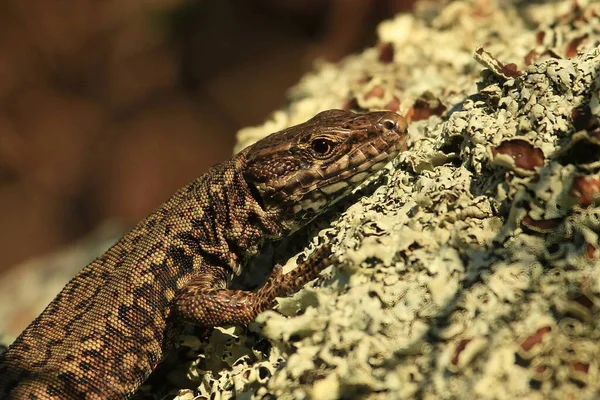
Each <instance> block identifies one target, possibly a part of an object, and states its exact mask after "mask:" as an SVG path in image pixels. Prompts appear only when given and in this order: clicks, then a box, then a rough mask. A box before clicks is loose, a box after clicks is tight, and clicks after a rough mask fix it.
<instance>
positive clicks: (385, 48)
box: [377, 42, 394, 64]
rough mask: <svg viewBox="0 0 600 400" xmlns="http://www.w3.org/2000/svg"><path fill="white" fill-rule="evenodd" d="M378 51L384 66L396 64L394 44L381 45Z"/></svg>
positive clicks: (378, 46)
mask: <svg viewBox="0 0 600 400" xmlns="http://www.w3.org/2000/svg"><path fill="white" fill-rule="evenodd" d="M377 50H378V51H379V61H380V62H381V63H382V64H391V63H392V62H394V45H393V44H392V43H390V42H385V43H383V42H382V43H379V44H378V45H377Z"/></svg>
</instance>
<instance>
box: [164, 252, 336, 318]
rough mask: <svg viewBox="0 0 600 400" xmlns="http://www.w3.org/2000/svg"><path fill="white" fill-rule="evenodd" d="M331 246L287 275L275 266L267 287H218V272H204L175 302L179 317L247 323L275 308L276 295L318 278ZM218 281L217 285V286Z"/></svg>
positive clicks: (221, 280)
mask: <svg viewBox="0 0 600 400" xmlns="http://www.w3.org/2000/svg"><path fill="white" fill-rule="evenodd" d="M330 255H331V247H330V246H329V245H325V246H323V247H321V248H319V249H318V250H317V251H316V252H315V253H313V254H312V255H311V256H310V257H309V258H308V259H307V260H306V261H304V262H303V263H301V264H300V265H298V266H297V267H296V268H294V269H293V270H292V271H290V272H288V273H287V274H283V272H282V268H281V267H280V266H275V267H274V268H273V271H272V272H271V275H270V276H269V278H268V279H267V281H266V282H265V284H264V285H263V286H261V287H260V288H258V289H256V290H254V291H246V290H230V289H215V287H219V286H221V287H223V286H224V284H225V279H224V278H220V279H219V281H220V284H216V283H217V282H215V275H214V274H213V273H211V272H202V273H200V274H198V275H196V276H195V277H194V278H192V279H191V280H190V282H188V284H187V286H186V287H185V288H184V289H183V290H182V291H181V293H180V294H179V296H178V297H177V300H176V303H175V312H176V315H177V316H178V318H179V319H181V320H183V321H185V322H188V323H192V324H194V325H198V326H202V327H214V326H220V325H247V324H249V323H250V322H252V321H253V320H254V319H255V318H256V316H257V315H258V314H260V313H261V312H263V311H265V310H268V309H270V308H272V307H273V306H274V305H275V298H277V297H282V296H289V295H290V294H292V293H295V292H297V291H298V290H300V289H301V288H302V287H303V286H304V285H305V284H306V283H307V282H309V281H311V280H313V279H315V278H316V277H317V276H318V275H319V272H321V271H322V270H323V269H325V268H326V267H327V266H329V265H330V264H331V262H332V259H331V257H330ZM215 284H216V285H215Z"/></svg>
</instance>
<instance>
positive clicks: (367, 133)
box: [0, 110, 407, 400]
mask: <svg viewBox="0 0 600 400" xmlns="http://www.w3.org/2000/svg"><path fill="white" fill-rule="evenodd" d="M406 127H407V124H406V121H405V120H404V119H403V118H402V117H401V116H399V115H397V114H395V113H391V112H371V113H366V114H354V113H352V112H348V111H342V110H329V111H324V112H322V113H319V114H317V115H316V116H315V117H313V118H312V119H310V120H309V121H307V122H305V123H303V124H300V125H297V126H293V127H291V128H288V129H285V130H282V131H280V132H276V133H273V134H272V135H270V136H268V137H266V138H265V139H263V140H260V141H258V142H256V143H255V144H254V145H251V146H249V147H247V148H246V149H244V150H242V151H241V152H240V153H238V154H237V155H235V156H234V157H233V158H232V159H230V160H228V161H225V162H223V163H222V164H219V165H217V166H215V167H213V168H211V169H210V170H209V171H208V172H206V173H205V174H204V175H202V176H201V177H199V178H198V179H196V180H195V181H193V182H191V183H190V184H189V185H188V186H186V187H184V188H182V189H180V190H179V191H178V192H177V193H175V195H174V196H173V197H172V198H171V199H169V200H168V201H167V202H166V203H164V204H163V205H162V206H161V207H160V208H158V209H157V210H156V211H154V212H153V213H152V214H150V216H148V217H147V218H146V219H145V220H143V221H142V222H140V223H139V224H138V225H137V226H136V227H135V228H133V229H132V230H131V231H130V232H129V233H128V234H127V235H125V236H124V237H123V238H122V239H121V240H119V241H118V242H117V243H116V244H115V245H114V246H113V247H111V248H110V249H109V250H108V251H107V252H106V253H104V254H103V255H101V256H100V257H98V258H97V259H96V260H95V261H93V262H92V263H91V264H89V265H88V266H87V267H85V268H84V269H83V270H82V271H81V272H79V273H78V274H77V275H76V276H75V277H74V278H73V279H72V280H71V281H70V282H69V283H68V284H67V285H66V286H65V287H64V288H63V290H62V291H61V292H60V293H59V294H58V295H57V296H56V298H55V299H54V300H53V301H52V302H51V303H50V304H49V305H48V306H47V308H46V309H45V310H44V311H43V312H42V313H41V314H40V315H39V316H38V317H37V318H36V319H35V320H34V321H33V322H32V323H31V324H30V325H29V326H28V327H27V328H26V329H25V330H24V331H23V333H21V335H20V336H19V337H18V338H17V339H16V340H15V342H14V343H13V344H12V345H11V346H10V347H9V348H8V350H7V351H6V352H5V353H3V354H2V355H0V398H2V399H43V400H46V399H127V398H130V397H131V396H132V395H133V394H134V393H135V391H136V389H137V388H138V387H139V386H140V385H141V384H142V382H143V381H144V380H145V379H146V378H147V377H148V375H149V374H150V373H151V372H152V370H153V369H154V368H155V367H156V366H157V364H158V363H159V362H160V360H161V359H162V358H163V357H164V356H165V354H166V353H167V352H168V351H169V349H170V348H172V347H173V342H174V341H175V340H176V338H177V336H178V335H179V334H180V332H181V329H182V327H183V325H184V324H186V323H192V324H196V325H199V326H203V327H214V326H219V325H245V324H248V323H249V322H251V321H252V320H253V319H254V318H255V317H256V315H258V314H259V313H260V312H262V311H264V310H266V309H269V308H271V307H273V305H274V303H275V298H276V297H280V296H286V295H289V294H291V293H293V292H295V291H297V290H299V289H300V288H301V287H302V286H303V285H304V284H305V283H306V282H308V281H310V280H312V279H314V278H316V277H317V275H318V273H319V271H321V270H322V269H323V268H325V267H326V266H327V265H329V264H330V263H331V257H329V255H330V249H329V247H328V246H324V247H322V248H320V249H319V250H317V251H316V252H315V253H314V254H313V255H312V256H311V257H309V258H308V260H306V261H305V262H304V263H302V264H300V265H299V266H297V267H296V268H295V269H294V270H292V271H290V272H289V273H287V274H283V273H282V271H281V268H280V267H275V268H274V269H273V272H272V273H271V275H270V277H269V278H268V279H267V281H266V282H265V284H264V285H263V286H262V287H260V288H258V289H257V290H254V291H242V290H231V289H227V287H228V285H229V283H230V282H231V279H232V278H233V277H234V276H236V275H239V274H240V272H241V270H242V269H243V268H244V266H245V263H246V261H247V259H248V258H249V257H250V256H252V255H253V254H255V253H256V252H257V251H258V250H259V247H260V246H261V244H262V243H263V242H264V241H265V240H276V239H278V238H281V237H282V236H284V235H288V234H290V233H291V232H293V231H295V230H297V229H298V228H300V227H302V226H304V225H305V224H306V223H308V222H309V221H311V220H312V219H314V218H315V217H316V216H318V215H319V214H321V213H322V212H324V211H325V210H326V209H327V208H328V207H329V206H331V205H332V204H333V203H335V202H336V201H337V200H338V199H340V198H342V197H344V196H345V195H346V194H348V193H349V192H350V191H351V190H352V189H353V188H354V187H356V186H357V185H358V184H360V183H361V182H363V181H364V180H365V179H366V178H367V177H368V176H370V175H371V174H372V173H374V172H375V171H377V170H379V169H381V167H382V166H383V165H384V164H385V163H387V162H388V161H389V160H390V159H391V158H392V157H394V156H395V155H396V154H398V153H399V152H400V151H402V150H404V149H405V147H406V141H407V135H406Z"/></svg>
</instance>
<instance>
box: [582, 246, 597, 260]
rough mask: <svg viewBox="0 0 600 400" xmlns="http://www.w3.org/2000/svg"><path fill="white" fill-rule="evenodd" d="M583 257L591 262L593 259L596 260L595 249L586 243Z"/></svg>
mask: <svg viewBox="0 0 600 400" xmlns="http://www.w3.org/2000/svg"><path fill="white" fill-rule="evenodd" d="M585 256H586V257H587V258H588V259H589V260H593V259H594V258H596V248H595V247H594V246H592V245H591V244H589V243H587V244H586V246H585Z"/></svg>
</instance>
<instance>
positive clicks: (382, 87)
mask: <svg viewBox="0 0 600 400" xmlns="http://www.w3.org/2000/svg"><path fill="white" fill-rule="evenodd" d="M500 3H501V4H500ZM426 4H428V5H426ZM428 7H433V6H432V5H431V4H429V3H423V4H422V5H421V6H420V7H418V9H419V10H420V11H419V12H417V13H415V14H414V15H399V16H398V17H397V18H395V19H393V20H390V21H386V22H384V23H383V24H381V26H380V29H379V37H380V42H381V44H380V45H379V46H377V47H376V48H371V49H367V50H366V51H365V52H363V53H362V54H359V55H355V56H351V57H348V58H346V59H345V60H344V61H343V62H341V63H339V64H336V65H331V64H322V65H320V66H319V67H318V68H317V70H316V71H315V72H314V73H312V74H309V75H307V76H306V77H304V79H303V80H302V81H301V82H300V83H299V84H298V85H297V86H296V87H295V88H293V89H292V91H291V95H290V103H289V105H288V106H287V108H286V109H284V110H280V111H277V112H276V113H275V114H274V116H273V118H272V120H271V121H269V122H267V123H266V124H265V125H264V126H261V127H255V128H248V129H245V130H242V131H241V132H240V134H239V143H238V148H241V147H243V146H245V145H247V144H249V143H250V142H252V141H254V140H256V139H257V138H259V137H261V136H264V135H266V134H268V133H269V132H272V131H275V130H278V129H281V128H284V127H286V126H288V125H293V124H295V123H298V122H301V121H303V120H306V119H308V118H310V117H311V116H312V115H314V114H316V113H317V112H318V111H320V110H323V109H327V108H341V107H346V108H352V109H356V110H366V109H368V110H372V109H384V108H387V109H393V110H394V111H398V112H399V113H401V114H403V115H405V116H406V117H407V118H408V119H410V121H411V124H410V126H409V134H410V137H411V142H410V149H409V150H408V151H406V152H404V153H403V154H401V155H400V156H399V157H398V158H397V160H394V162H393V163H391V164H390V165H389V167H388V169H387V170H386V171H385V172H384V173H383V174H382V175H381V176H379V177H376V178H374V179H377V180H379V181H380V182H379V183H380V185H379V186H378V187H377V188H376V189H375V190H373V191H372V192H371V193H369V194H368V195H367V196H365V197H362V198H360V199H359V200H357V201H356V202H355V203H354V204H350V203H348V202H346V203H345V204H344V205H342V206H341V207H339V209H338V215H337V217H336V218H335V219H334V220H333V222H332V223H331V224H330V226H329V227H327V228H325V229H324V230H322V231H321V232H320V233H319V234H318V235H317V236H316V237H315V238H314V239H313V240H312V241H311V244H310V245H309V246H308V249H306V250H305V251H303V252H302V254H308V252H309V251H312V249H314V248H315V247H317V246H318V245H320V244H322V243H324V242H329V243H331V244H332V245H333V246H334V249H335V254H334V257H335V258H336V259H337V262H336V263H335V265H334V266H333V267H330V268H328V270H326V271H325V273H324V274H322V278H320V279H319V280H317V281H316V282H314V283H313V284H311V285H308V287H306V288H305V289H303V290H302V291H300V292H299V293H297V294H296V295H295V296H293V297H291V298H289V299H282V300H281V301H280V305H279V310H278V311H268V312H265V313H263V314H261V315H260V316H259V317H258V318H257V321H256V323H254V324H253V325H252V326H251V329H252V331H254V332H255V333H254V334H257V335H259V336H262V337H264V338H266V339H267V340H268V342H269V346H263V348H262V349H261V350H260V351H258V350H254V352H253V353H252V354H253V357H249V356H248V353H244V351H238V352H237V353H234V352H231V351H230V352H229V353H228V354H229V358H228V359H227V360H226V364H228V365H229V369H226V370H225V372H224V371H217V372H215V371H204V372H203V373H202V374H200V375H198V378H199V379H200V380H201V381H202V384H201V385H200V387H201V393H202V394H203V395H205V396H208V395H209V394H210V392H215V393H213V395H217V394H218V396H217V397H216V398H223V399H226V398H231V397H232V396H234V395H235V396H236V398H242V399H267V398H278V399H310V398H312V399H335V398H365V399H389V398H397V399H402V398H413V397H419V398H424V399H429V398H482V399H499V398H540V399H541V398H597V397H598V395H599V393H598V392H599V391H600V390H599V389H600V385H599V384H598V383H597V382H598V374H599V361H598V360H599V359H600V357H599V356H600V340H599V339H600V323H599V322H598V321H600V318H599V317H600V274H599V273H598V272H597V270H596V269H597V268H598V267H599V266H600V263H599V262H598V259H599V257H600V253H599V251H598V248H599V246H600V245H599V240H598V239H599V238H598V236H599V234H600V209H599V208H598V205H599V204H600V120H599V119H598V118H600V106H599V104H600V102H599V100H598V90H599V83H600V78H599V77H598V73H599V71H600V48H597V47H595V46H596V44H597V43H598V42H599V41H600V6H598V5H597V4H593V3H591V4H588V3H587V2H583V1H580V2H570V1H569V2H561V3H552V4H529V3H528V2H515V3H514V4H513V5H512V6H509V4H508V2H494V1H476V0H471V1H458V2H451V3H449V4H447V5H446V6H444V7H443V8H441V9H439V10H437V12H434V10H432V9H431V8H428ZM346 208H347V209H346ZM339 210H344V211H342V212H341V213H340V212H339ZM296 259H297V257H294V258H292V259H291V260H290V262H289V265H288V268H289V267H291V266H293V265H294V264H295V262H296ZM240 345H244V343H241V344H240ZM208 350H210V349H208ZM215 351H216V349H215ZM209 353H210V351H209ZM207 354H208V353H206V354H205V357H209V355H207ZM236 357H238V358H236ZM244 357H245V358H244ZM240 376H241V377H242V378H240ZM208 382H212V384H211V385H209V384H208ZM215 382H217V383H215Z"/></svg>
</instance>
